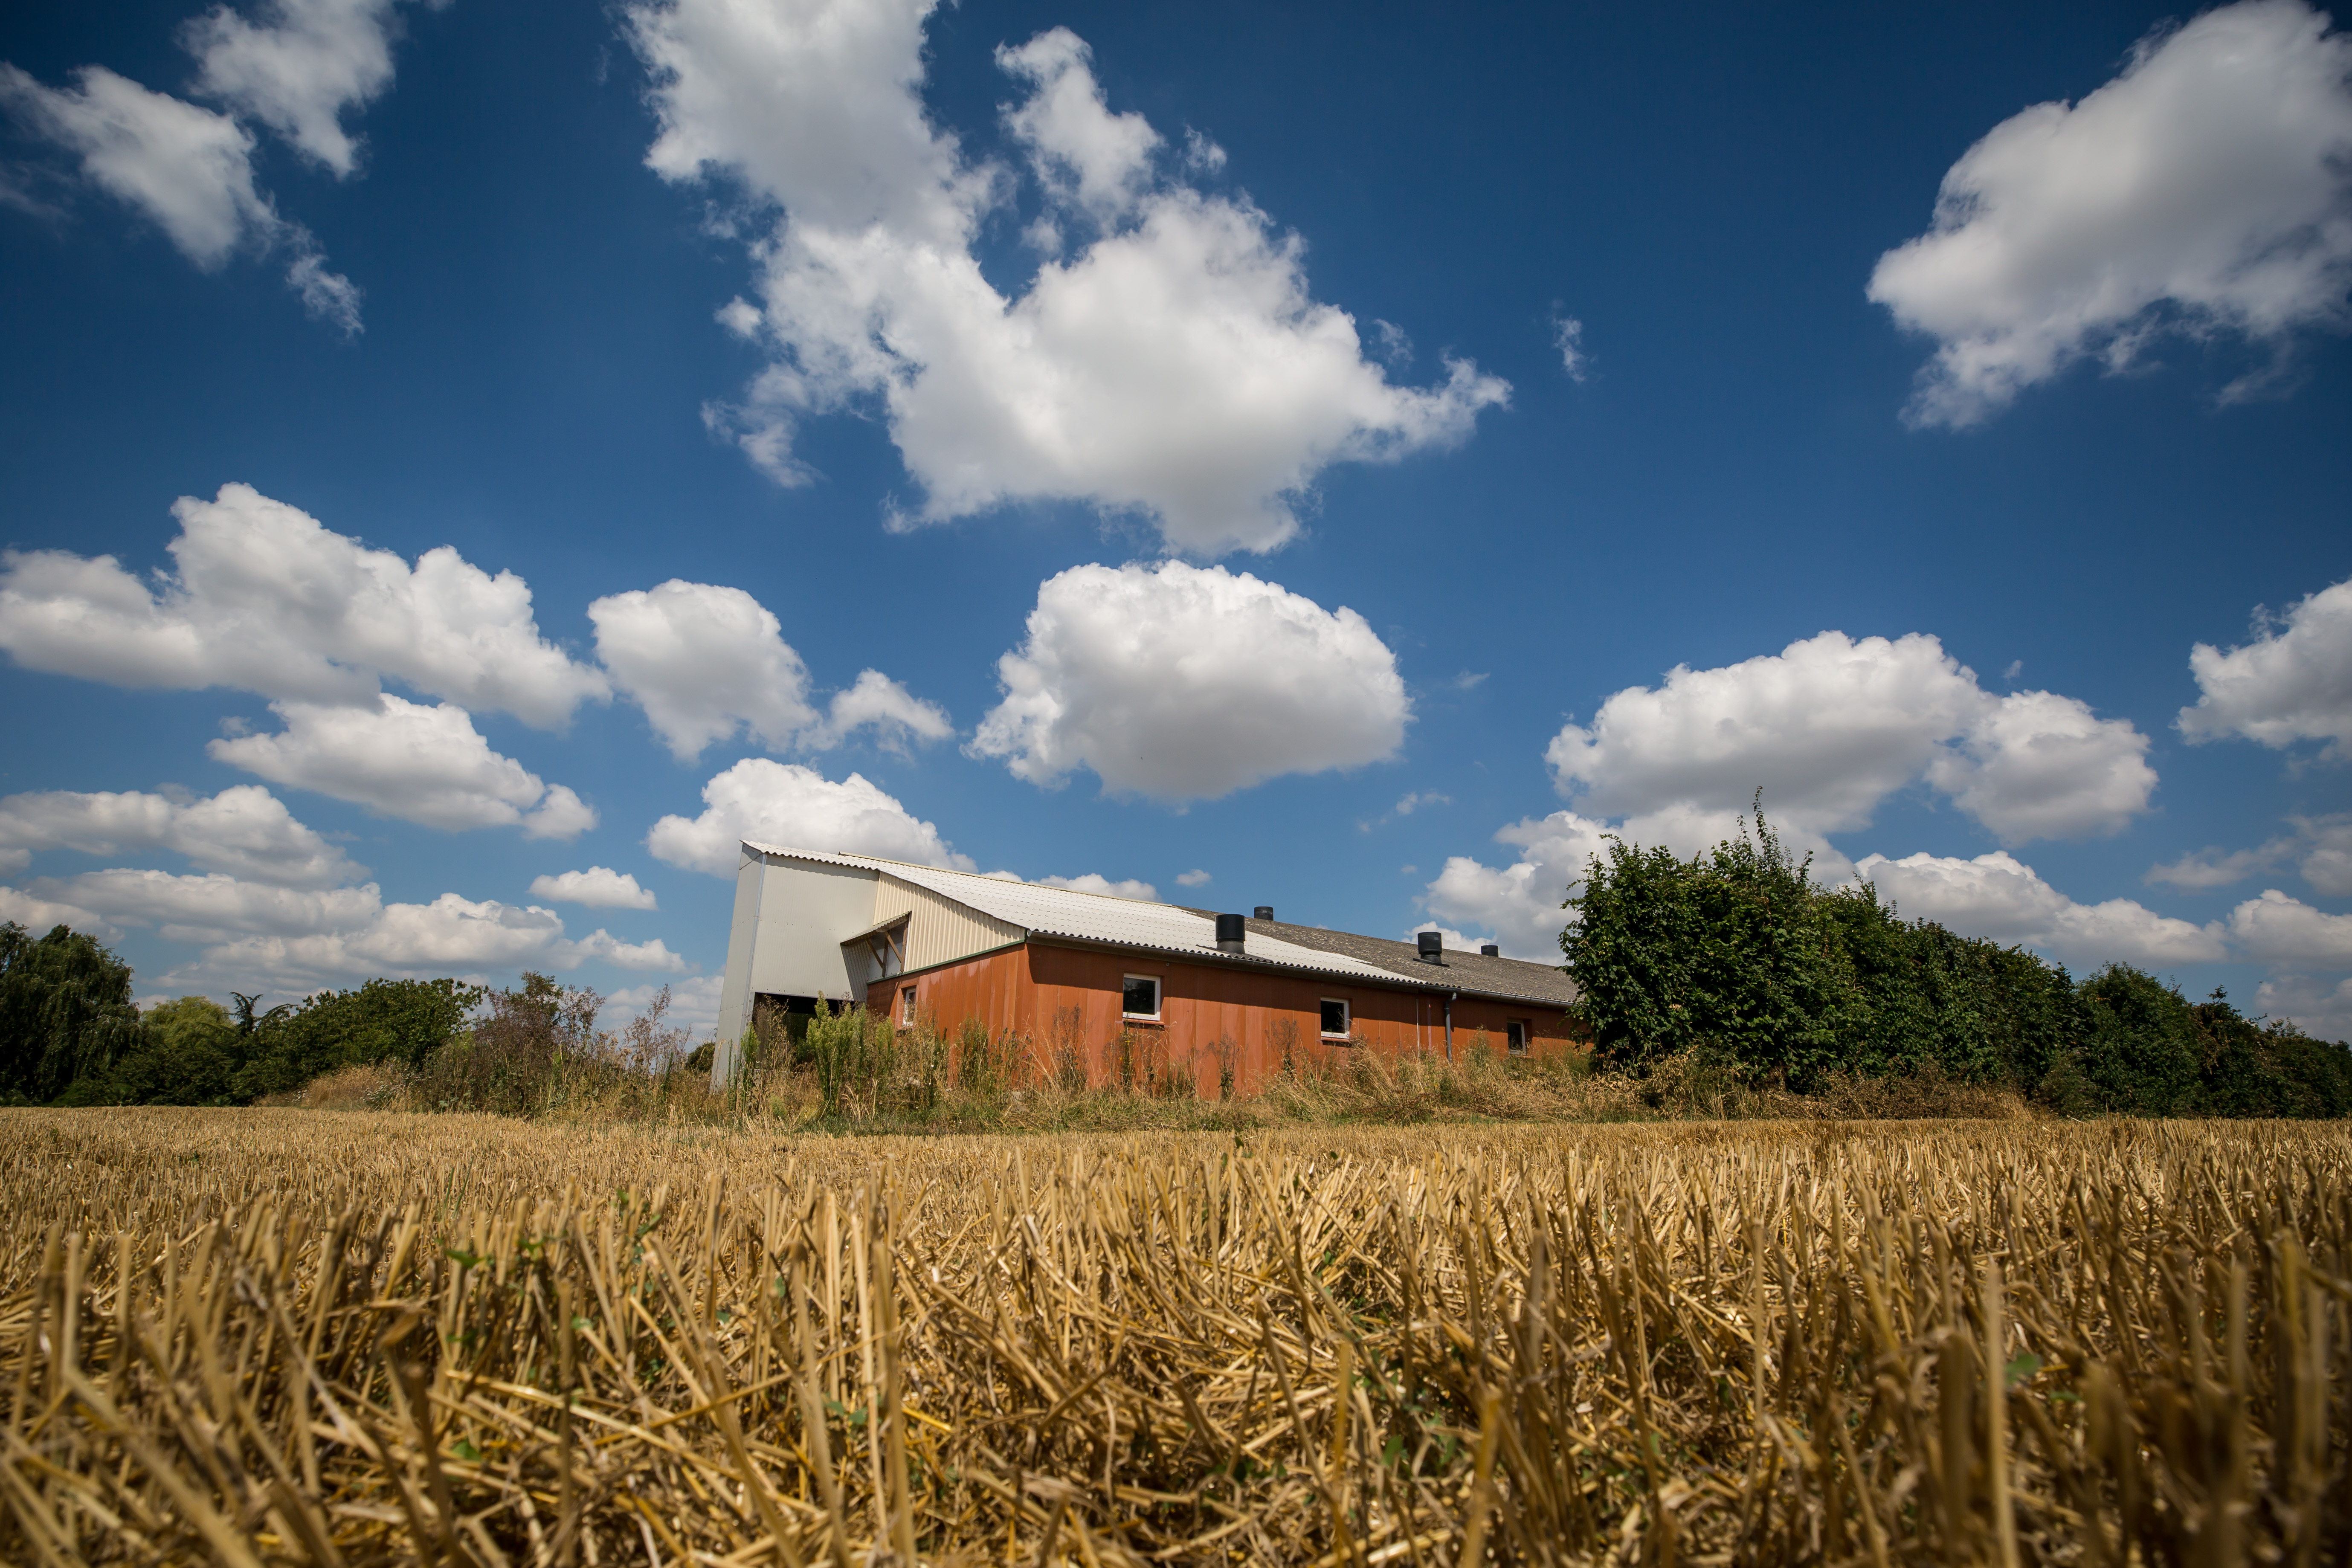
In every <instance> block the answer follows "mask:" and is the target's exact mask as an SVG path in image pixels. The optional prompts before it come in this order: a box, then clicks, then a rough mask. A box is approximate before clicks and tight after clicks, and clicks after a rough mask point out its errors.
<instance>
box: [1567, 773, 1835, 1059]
mask: <svg viewBox="0 0 2352 1568" xmlns="http://www.w3.org/2000/svg"><path fill="white" fill-rule="evenodd" d="M1567 907H1569V908H1570V909H1573V910H1576V911H1577V919H1576V920H1575V921H1573V922H1572V923H1571V924H1570V926H1569V927H1568V929H1567V930H1566V931H1562V932H1561V933H1560V939H1559V940H1560V951H1561V952H1562V953H1563V954H1564V955H1565V956H1566V958H1567V960H1568V967H1569V969H1570V971H1571V972H1573V973H1574V974H1575V975H1576V978H1577V984H1578V985H1579V987H1580V992H1581V995H1580V999H1579V1001H1578V1003H1577V1005H1576V1007H1575V1009H1574V1016H1576V1018H1577V1019H1578V1020H1579V1021H1580V1023H1581V1024H1582V1025H1583V1026H1585V1027H1586V1028H1588V1029H1589V1030H1591V1034H1592V1037H1593V1042H1594V1047H1595V1050H1596V1052H1597V1053H1598V1055H1599V1057H1600V1058H1601V1060H1602V1061H1603V1062H1604V1063H1607V1064H1610V1065H1612V1066H1622V1067H1641V1066H1644V1065H1646V1064H1648V1063H1650V1062H1652V1061H1654V1060H1657V1059H1659V1058H1663V1057H1666V1056H1671V1055H1673V1054H1675V1052H1677V1051H1681V1050H1684V1049H1686V1048H1691V1047H1697V1048H1699V1049H1701V1050H1704V1051H1706V1052H1709V1053H1711V1054H1714V1055H1716V1056H1717V1057H1718V1058H1720V1059H1722V1060H1724V1061H1725V1062H1727V1064H1728V1065H1731V1066H1733V1067H1735V1068H1738V1070H1740V1071H1741V1072H1742V1073H1744V1074H1746V1075H1748V1076H1749V1077H1751V1078H1759V1079H1760V1078H1764V1077H1768V1076H1774V1075H1778V1076H1780V1077H1783V1078H1785V1079H1786V1080H1787V1081H1789V1082H1790V1083H1791V1084H1795V1085H1800V1086H1801V1085H1803V1084H1805V1083H1808V1082H1810V1081H1811V1080H1812V1079H1814V1078H1815V1077H1817V1076H1818V1075H1819V1074H1820V1073H1821V1072H1822V1071H1824V1070H1826V1069H1829V1068H1835V1067H1838V1066H1840V1065H1842V1063H1843V1058H1844V1056H1845V1054H1846V1052H1845V1041H1844V1039H1843V1037H1844V1036H1846V1035H1848V1034H1850V1033H1851V1031H1852V1028H1853V1019H1852V1017H1851V1016H1850V1015H1851V1014H1852V1012H1853V1005H1854V999H1853V966H1852V964H1851V963H1850V962H1849V960H1848V959H1847V957H1846V954H1845V952H1844V948H1843V944H1842V943H1841V942H1840V941H1839V940H1838V933H1837V931H1836V928H1835V924H1834V922H1833V921H1832V920H1831V918H1830V916H1829V913H1828V911H1827V910H1825V909H1824V908H1823V900H1822V893H1821V890H1820V889H1816V888H1815V887H1813V885H1812V862H1811V857H1810V856H1808V857H1807V858H1805V859H1804V860H1802V861H1794V860H1791V859H1790V857H1789V855H1788V853H1787V851H1786V850H1785V849H1784V848H1783V847H1782V846H1781V843H1780V835H1779V834H1777V833H1776V832H1774V831H1773V829H1772V826H1771V824H1770V823H1769V821H1767V820H1766V818H1765V816H1764V813H1763V810H1762V802H1761V799H1760V796H1759V802H1758V809H1757V811H1756V813H1755V815H1754V818H1753V826H1752V829H1751V827H1750V825H1749V822H1748V820H1744V819H1743V821H1742V822H1741V824H1740V831H1739V837H1738V838H1736V839H1728V840H1726V841H1725V842H1723V843H1720V844H1718V845H1717V846H1716V847H1715V848H1714V849H1712V850H1710V851H1708V852H1707V853H1706V854H1705V855H1696V856H1693V857H1692V858H1690V859H1688V860H1682V859H1678V858H1676V857H1675V855H1674V854H1673V853H1672V852H1671V851H1669V850H1665V849H1660V848H1653V849H1649V850H1646V851H1645V850H1642V849H1639V848H1636V847H1632V846H1629V845H1627V844H1625V843H1624V842H1623V841H1622V840H1620V839H1614V838H1612V840H1611V841H1610V845H1609V860H1608V863H1607V864H1606V865H1605V866H1604V865H1603V864H1602V863H1601V859H1600V858H1599V857H1597V856H1596V857H1594V858H1593V862H1592V866H1591V870H1590V872H1589V874H1588V875H1587V877H1586V879H1585V883H1584V890H1583V891H1582V892H1581V893H1580V894H1578V895H1577V896H1576V897H1575V898H1573V899H1571V900H1569V904H1568V906H1567Z"/></svg>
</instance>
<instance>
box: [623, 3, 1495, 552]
mask: <svg viewBox="0 0 2352 1568" xmlns="http://www.w3.org/2000/svg"><path fill="white" fill-rule="evenodd" d="M929 10H930V4H929V0H893V3H888V4H877V5H851V4H847V3H845V0H781V3H779V4H773V5H743V4H739V3H736V0H646V3H641V4H638V5H633V6H632V7H630V9H629V11H628V17H629V26H630V31H631V35H632V37H633V39H634V41H635V45H636V47H637V50H638V52H639V54H640V55H641V56H642V57H643V58H644V59H645V61H646V67H647V68H648V70H649V71H650V73H651V74H652V76H653V78H654V81H655V84H656V86H655V93H654V105H655V110H656V114H657V115H658V117H659V120H660V126H661V129H660V133H659V135H658V137H657V138H656V141H655V142H654V144H653V147H652V149H651V151H650V152H649V153H648V154H647V158H646V162H647V163H648V164H649V165H650V166H651V167H652V168H653V169H654V170H656V172H657V173H659V174H661V175H663V176H664V177H665V178H667V179H670V180H674V181H688V180H697V179H702V178H707V177H712V176H724V177H730V178H732V179H734V180H737V181H740V184H742V185H743V186H744V187H746V188H747V189H748V190H749V191H750V193H751V195H753V196H754V197H755V198H757V199H758V200H760V201H761V202H764V203H773V204H775V205H780V206H781V207H782V209H783V216H782V219H781V220H780V221H779V222H778V223H777V224H776V226H775V227H774V228H773V229H772V231H770V232H768V233H766V234H765V235H764V236H763V237H761V238H759V239H758V240H756V241H755V242H754V244H753V246H752V256H753V258H754V259H755V261H756V262H757V263H758V265H759V266H760V268H761V277H760V281H759V288H758V292H759V294H760V297H761V303H760V306H759V308H758V309H756V310H752V309H750V308H748V307H747V308H746V309H745V310H740V311H739V310H734V309H733V307H731V306H730V310H729V312H728V320H729V323H730V330H733V331H738V332H739V333H743V334H746V335H757V336H760V337H761V338H763V339H764V341H765V342H767V343H768V345H769V346H770V348H771V349H772V353H773V354H774V356H775V358H774V361H773V363H772V364H771V365H770V367H769V368H768V370H767V371H766V372H764V373H763V374H761V376H760V377H759V378H758V379H757V380H756V381H755V382H754V383H753V384H752V386H751V389H750V391H749V393H748V395H747V396H746V398H745V399H744V403H743V405H742V406H740V407H739V408H735V409H732V410H715V411H714V412H713V416H714V419H715V420H716V423H717V427H719V428H722V429H724V430H726V431H727V432H728V433H730V434H731V435H732V436H733V437H734V438H735V439H736V440H737V441H738V443H739V444H740V446H741V447H742V448H743V449H744V451H745V452H746V453H747V454H748V455H749V456H750V457H751V458H752V459H753V460H754V461H755V462H758V463H759V464H760V465H761V467H762V468H765V469H766V470H767V471H768V472H770V473H771V474H772V475H774V476H775V477H776V478H777V479H780V480H782V481H784V482H795V481H797V480H798V479H802V478H803V477H804V475H803V472H802V470H801V469H800V468H799V467H798V466H797V464H796V462H795V460H794V459H793V457H792V443H793V431H794V428H795V426H796V425H797V424H798V422H799V421H800V420H802V419H803V418H806V417H808V416H811V415H814V414H820V413H824V412H828V411H832V410H837V409H841V408H844V407H848V406H853V405H872V404H877V403H878V404H879V405H881V406H882V407H883V409H884V410H885V411H886V413H887V418H888V421H889V426H890V430H891V434H892V437H893V438H894V439H895V440H896V442H897V444H898V450H899V453H900V456H901V457H902V458H903V459H904V460H905V462H906V465H907V468H908V471H909V473H910V474H911V475H912V476H913V477H914V479H915V480H916V481H917V483H918V484H919V485H920V487H921V488H922V489H923V492H924V500H923V503H922V505H921V506H920V508H919V509H918V510H916V511H915V512H913V513H912V514H911V515H909V516H908V517H906V518H904V519H902V520H901V521H907V522H927V521H945V520H948V519H950V518H955V517H961V516H967V515H971V514H972V513H975V512H979V511H982V510H987V509H989V508H991V507H993V506H996V505H999V504H1002V503H1004V502H1007V501H1017V500H1078V501H1083V502H1087V503H1089V504H1091V505H1094V506H1096V507H1097V508H1099V509H1102V510H1106V511H1108V512H1134V513H1139V514H1142V515H1144V516H1146V517H1149V518H1150V519H1151V520H1152V521H1155V522H1156V523H1157V524H1158V525H1159V527H1160V531H1161V532H1162V534H1163V536H1164V537H1165V538H1166V539H1167V541H1168V542H1169V543H1170V544H1171V546H1172V547H1174V548H1176V549H1180V550H1184V551H1189V552H1197V553H1204V554H1205V553H1215V552H1223V551H1226V550H1232V549H1236V548H1239V549H1251V550H1268V549H1272V548H1274V547H1275V546H1276V545H1278V544H1280V543H1281V542H1283V541H1284V540H1286V539H1287V538H1288V537H1289V536H1290V535H1291V534H1292V533H1293V532H1294V531H1296V530H1297V521H1296V519H1295V517H1294V516H1293V514H1292V510H1291V507H1290V500H1289V498H1292V497H1294V496H1296V495H1297V494H1298V493H1300V492H1302V491H1304V490H1305V489H1307V487H1308V486H1309V485H1311V484H1312V483H1313V481H1314V479H1315V477H1316V476H1317V475H1318V473H1319V472H1320V471H1321V470H1322V469H1323V468H1325V467H1326V466H1327V465H1328V464H1330V463H1333V462H1338V461H1346V460H1363V459H1381V458H1395V457H1398V456H1401V455H1402V454H1404V453H1406V452H1410V451H1412V450H1416V449H1420V448H1424V447H1434V446H1443V445H1445V444H1449V443H1453V442H1456V441H1459V440H1461V439H1462V438H1464V437H1466V436H1467V435H1468V433H1469V431H1470V429H1471V427H1472V426H1473V424H1474V423H1475V419H1476V417H1477V414H1478V411H1479V410H1480V409H1481V408H1484V407H1487V406H1490V405H1496V404H1499V403H1501V402H1503V401H1504V400H1505V399H1506V397H1507V395H1508V388H1507V385H1506V384H1504V383H1503V382H1501V381H1499V380H1497V379H1496V378H1495V377H1492V376H1486V375H1481V374H1478V372H1477V371H1476V369H1475V367H1474V366H1472V365H1470V364H1467V363H1462V362H1453V363H1450V364H1449V367H1448V374H1447V377H1446V379H1445V380H1444V382H1442V383H1440V384H1437V385H1436V386H1433V387H1431V388H1426V389H1423V388H1413V387H1403V386H1397V385H1392V384H1390V382H1389V381H1388V380H1387V378H1386V376H1385V374H1383V373H1382V371H1381V368H1380V367H1379V366H1378V365H1377V364H1375V363H1370V361H1368V360H1366V358H1365V357H1364V355H1363V353H1362V352H1361V349H1362V345H1361V343H1360V340H1359V338H1358V335H1357V332H1356V327H1355V322H1354V321H1353V320H1352V319H1351V318H1349V316H1348V315H1347V314H1346V313H1344V312H1343V311H1340V310H1337V309H1335V308H1334V307H1331V306H1329V305H1323V304H1318V303H1317V302H1315V300H1313V299H1312V297H1311V296H1310V294H1309V293H1308V291H1307V279H1306V275H1305V271H1304V268H1303V266H1302V252H1303V247H1302V246H1301V245H1300V244H1299V242H1298V241H1297V239H1296V238H1295V237H1281V236H1277V235H1276V232H1275V230H1274V227H1273V225H1272V224H1271V222H1270V221H1269V220H1268V219H1267V217H1266V216H1265V214H1263V213H1261V212H1259V211H1258V210H1256V209H1255V207H1253V206H1251V205H1247V203H1246V202H1243V201H1236V200H1234V199H1231V198H1228V197H1225V196H1223V195H1211V194H1206V193H1203V192H1202V191H1201V190H1199V189H1196V188H1194V187H1192V186H1190V185H1186V184H1181V182H1179V181H1177V180H1176V179H1175V178H1174V177H1173V176H1172V175H1163V174H1160V173H1159V172H1158V171H1157V169H1156V163H1157V162H1158V160H1157V158H1156V153H1158V151H1159V150H1160V146H1161V139H1160V136H1159V135H1158V133H1157V132H1153V131H1152V130H1151V128H1150V126H1149V125H1148V124H1146V123H1144V122H1143V121H1142V120H1141V118H1140V117H1139V116H1136V115H1131V114H1129V115H1114V114H1112V113H1110V111H1109V110H1108V107H1107V105H1106V104H1105V103H1104V101H1103V99H1102V93H1101V89H1100V88H1099V87H1098V86H1097V83H1096V82H1095V79H1094V77H1093V73H1092V71H1091V69H1090V68H1089V67H1088V64H1087V55H1086V46H1085V45H1084V44H1083V43H1081V42H1080V41H1079V40H1078V39H1077V38H1076V37H1074V36H1072V35H1070V34H1069V33H1067V32H1066V31H1064V30H1061V29H1056V30H1055V31H1053V32H1049V33H1046V34H1044V35H1041V36H1040V37H1037V38H1035V39H1034V40H1032V41H1031V42H1030V43H1028V44H1026V45H1024V46H1023V47H1019V48H1016V49H1007V50H1005V51H1004V52H1003V54H1002V55H1001V56H1000V59H1001V62H1002V63H1003V67H1004V68H1006V69H1007V70H1008V71H1010V72H1012V73H1013V75H1014V76H1016V77H1017V78H1020V79H1023V80H1024V81H1025V82H1026V83H1027V84H1028V86H1029V88H1030V89H1031V90H1030V95H1029V97H1028V98H1027V99H1026V100H1024V102H1022V103H1021V104H1019V105H1017V106H1015V107H1014V108H1013V109H1012V110H1009V112H1008V117H1007V120H1008V124H1009V126H1010V127H1011V129H1012V131H1013V134H1014V136H1015V138H1016V139H1017V140H1020V141H1021V142H1024V144H1025V145H1026V146H1027V147H1028V149H1029V151H1030V152H1031V153H1032V154H1033V157H1034V159H1035V160H1036V162H1037V164H1038V167H1039V170H1040V173H1041V174H1042V175H1043V179H1042V185H1043V190H1044V196H1045V207H1046V210H1045V214H1044V215H1043V216H1042V217H1041V219H1040V221H1039V223H1038V224H1037V225H1036V226H1034V227H1033V229H1032V231H1031V232H1032V234H1033V236H1034V237H1038V238H1040V239H1042V240H1045V241H1048V242H1049V243H1048V244H1046V246H1045V249H1047V250H1048V251H1049V252H1052V251H1058V250H1059V248H1060V247H1059V243H1058V242H1059V239H1060V230H1061V225H1062V223H1063V222H1064V221H1065V220H1067V221H1069V222H1072V223H1075V224H1078V225H1081V226H1085V227H1087V228H1088V229H1090V230H1098V232H1097V233H1096V234H1095V237H1093V238H1092V239H1091V241H1090V242H1089V243H1087V245H1086V246H1085V247H1083V248H1080V249H1077V250H1076V251H1075V252H1073V253H1070V254H1068V255H1066V256H1058V255H1056V256H1051V257H1049V258H1048V259H1045V260H1044V261H1043V262H1042V263H1041V264H1040V266H1039V268H1038V270H1037V272H1036V273H1035V275H1034V277H1033V278H1032V279H1030V280H1029V283H1028V286H1027V289H1026V290H1025V292H1023V293H1021V294H1020V295H1019V296H1018V297H1016V298H1007V297H1006V296H1005V295H1003V294H1002V293H1000V292H999V291H998V290H997V289H996V288H995V287H994V285H992V283H991V282H990V281H989V280H988V279H987V278H986V277H985V276H984V275H983V274H982V269H981V267H980V264H979V262H978V260H977V258H975V256H974V254H973V241H974V238H975V237H976V235H977V233H978V231H979V226H980V224H981V222H982V218H983V217H984V216H986V215H987V213H988V212H989V211H990V210H991V208H992V205H994V204H995V203H996V202H997V201H999V200H1000V199H1001V198H1002V196H1003V194H1004V190H1003V184H1004V181H1003V172H1002V171H999V170H997V169H994V168H991V167H974V166H972V165H971V164H969V163H966V162H965V160H964V158H963V156H962V154H961V150H960V148H959V146H958V144H957V142H956V141H955V139H954V138H953V136H951V135H950V134H947V133H944V132H938V131H935V130H934V129H933V128H932V127H931V125H930V124H929V121H927V120H926V118H925V115H924V111H923V106H922V101H921V96H920V92H921V86H922V81H923V75H924V72H923V65H922V58H921V51H922V46H923V23H924V18H925V17H926V16H928V15H929ZM1210 163H1213V160H1211V159H1208V158H1205V157H1202V158H1196V159H1192V160H1190V161H1189V166H1190V167H1192V168H1196V169H1197V168H1202V167H1206V166H1208V165H1209V164H1210Z"/></svg>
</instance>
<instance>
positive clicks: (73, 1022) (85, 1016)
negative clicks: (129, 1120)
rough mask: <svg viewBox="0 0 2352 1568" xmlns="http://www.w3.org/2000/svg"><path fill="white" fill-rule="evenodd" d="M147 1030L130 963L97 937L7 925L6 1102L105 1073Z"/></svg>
mask: <svg viewBox="0 0 2352 1568" xmlns="http://www.w3.org/2000/svg"><path fill="white" fill-rule="evenodd" d="M141 1040H142V1025H141V1022H140V1017H139V1009H138V1008H137V1007H135V1006H133V1005H131V966H130V965H129V964H127V963H123V962H122V961H121V959H119V958H117V957H116V956H115V955H114V954H113V953H112V952H109V951H108V950H107V949H106V948H105V947H104V946H103V945H101V944H100V942H98V940H97V939H96V938H94V937H90V936H86V935H84V934H83V933H81V932H79V931H73V930H70V929H69V928H68V927H65V926H62V925H61V926H58V927H57V928H56V929H54V930H52V931H50V932H49V934H48V935H47V936H45V937H41V938H38V939H35V938H34V937H33V935H32V934H31V933H30V932H29V931H26V929H25V928H24V927H23V926H20V925H18V924H16V922H15V921H8V922H7V923H5V924H0V1101H6V1102H12V1103H15V1104H19V1105H22V1104H26V1103H46V1102H47V1101H50V1100H56V1099H57V1098H58V1097H59V1096H60V1095H63V1094H65V1093H66V1092H67V1090H68V1089H69V1088H71V1087H72V1086H73V1085H74V1084H75V1083H76V1082H77V1081H82V1082H96V1081H98V1080H101V1079H103V1078H104V1077H105V1075H106V1073H107V1071H108V1069H110V1068H111V1067H112V1066H113V1065H114V1063H115V1061H116V1059H117V1058H120V1057H121V1056H124V1055H126V1054H127V1053H129V1052H130V1051H131V1050H134V1049H136V1048H137V1047H138V1046H139V1044H140V1043H141Z"/></svg>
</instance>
